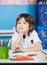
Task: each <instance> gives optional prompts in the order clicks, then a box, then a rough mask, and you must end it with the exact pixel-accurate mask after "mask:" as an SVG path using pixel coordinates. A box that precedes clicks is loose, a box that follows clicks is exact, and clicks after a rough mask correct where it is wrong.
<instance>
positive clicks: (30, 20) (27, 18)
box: [16, 13, 34, 32]
mask: <svg viewBox="0 0 47 65" xmlns="http://www.w3.org/2000/svg"><path fill="white" fill-rule="evenodd" d="M22 17H24V19H25V21H26V22H27V23H28V24H29V28H30V30H29V32H32V31H33V29H34V19H33V16H32V15H30V14H26V13H22V14H20V15H19V16H18V17H17V19H16V25H17V23H18V21H19V20H20V19H21V18H22Z"/></svg>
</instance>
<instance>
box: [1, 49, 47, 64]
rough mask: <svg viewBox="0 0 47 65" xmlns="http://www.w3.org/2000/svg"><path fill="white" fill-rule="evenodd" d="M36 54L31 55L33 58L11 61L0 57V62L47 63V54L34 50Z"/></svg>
mask: <svg viewBox="0 0 47 65" xmlns="http://www.w3.org/2000/svg"><path fill="white" fill-rule="evenodd" d="M46 52H47V50H46ZM36 54H37V56H33V58H34V59H35V60H25V61H12V60H10V59H0V63H47V54H44V53H43V52H41V51H40V52H36Z"/></svg>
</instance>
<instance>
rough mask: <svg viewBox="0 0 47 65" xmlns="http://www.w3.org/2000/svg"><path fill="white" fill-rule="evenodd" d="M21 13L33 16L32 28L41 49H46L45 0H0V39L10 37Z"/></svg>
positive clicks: (46, 11) (46, 16)
mask: <svg viewBox="0 0 47 65" xmlns="http://www.w3.org/2000/svg"><path fill="white" fill-rule="evenodd" d="M21 13H29V14H31V15H32V16H33V17H34V29H35V30H36V31H37V32H38V35H39V37H40V39H41V40H42V49H45V50H47V0H0V41H8V40H10V39H11V38H12V34H13V33H14V26H15V24H16V18H17V16H18V15H19V14H21Z"/></svg>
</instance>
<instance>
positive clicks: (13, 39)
mask: <svg viewBox="0 0 47 65" xmlns="http://www.w3.org/2000/svg"><path fill="white" fill-rule="evenodd" d="M17 37H18V33H16V32H15V33H14V34H13V35H12V43H14V42H15V40H16V39H17Z"/></svg>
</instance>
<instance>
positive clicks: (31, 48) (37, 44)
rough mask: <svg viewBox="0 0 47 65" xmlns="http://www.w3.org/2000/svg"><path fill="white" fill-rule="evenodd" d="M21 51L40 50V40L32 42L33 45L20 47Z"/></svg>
mask: <svg viewBox="0 0 47 65" xmlns="http://www.w3.org/2000/svg"><path fill="white" fill-rule="evenodd" d="M20 49H21V51H24V52H37V51H41V45H40V42H37V43H35V44H34V46H33V47H30V48H22V47H20Z"/></svg>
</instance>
